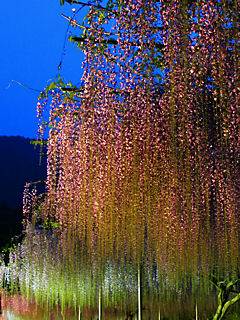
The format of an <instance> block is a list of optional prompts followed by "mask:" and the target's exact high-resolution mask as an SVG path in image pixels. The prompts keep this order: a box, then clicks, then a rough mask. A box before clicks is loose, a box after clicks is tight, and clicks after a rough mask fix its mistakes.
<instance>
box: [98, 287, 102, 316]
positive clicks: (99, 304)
mask: <svg viewBox="0 0 240 320" xmlns="http://www.w3.org/2000/svg"><path fill="white" fill-rule="evenodd" d="M101 294H102V293H101V288H99V291H98V320H101V311H102V297H101Z"/></svg>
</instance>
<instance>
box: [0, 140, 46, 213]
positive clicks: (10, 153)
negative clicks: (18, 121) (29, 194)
mask: <svg viewBox="0 0 240 320" xmlns="http://www.w3.org/2000/svg"><path fill="white" fill-rule="evenodd" d="M39 159H40V148H39V147H35V146H34V145H32V144H30V139H27V138H24V137H18V136H16V137H6V136H0V182H1V183H0V204H1V203H2V202H5V203H6V205H7V206H8V207H10V208H11V209H16V208H17V207H19V206H22V197H23V189H24V186H25V184H26V182H31V181H38V180H41V179H44V178H45V176H46V160H45V158H44V157H43V158H42V161H41V165H40V161H39Z"/></svg>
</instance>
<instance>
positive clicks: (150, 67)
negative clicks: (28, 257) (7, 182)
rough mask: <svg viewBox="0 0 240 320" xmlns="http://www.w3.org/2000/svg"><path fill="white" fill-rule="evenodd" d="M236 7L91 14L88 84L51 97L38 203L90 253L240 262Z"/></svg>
mask: <svg viewBox="0 0 240 320" xmlns="http://www.w3.org/2000/svg"><path fill="white" fill-rule="evenodd" d="M239 6H240V4H239V2H237V1H226V0H218V1H211V0H204V1H187V0H184V1H175V0H172V1H162V0H160V1H145V0H141V1H139V0H138V1H135V0H127V1H126V0H125V1H123V2H122V5H121V8H120V9H118V8H117V7H114V4H113V8H111V10H108V11H107V14H106V15H105V20H106V22H107V23H106V26H105V28H104V22H103V19H102V16H101V15H99V9H97V8H96V7H94V6H92V7H91V9H90V10H89V13H88V26H87V27H86V28H85V38H84V37H82V38H79V39H81V41H82V42H83V40H84V52H85V56H86V57H85V61H84V74H83V77H82V83H83V86H82V87H81V89H79V90H78V91H76V95H75V100H76V101H74V100H71V99H69V100H63V99H62V95H61V94H60V93H56V94H55V96H54V98H53V100H52V102H51V110H50V118H49V125H50V128H51V129H50V131H49V138H48V173H47V174H48V175H47V183H46V192H47V195H46V198H45V201H44V203H43V205H42V208H41V215H42V219H43V220H44V221H49V220H50V221H54V222H56V223H58V224H59V225H60V229H61V231H62V232H63V231H64V232H65V231H66V230H69V232H70V234H71V240H70V241H74V239H76V241H79V242H80V243H81V250H82V254H83V255H89V256H91V257H95V258H96V259H100V260H106V259H107V258H109V257H117V258H123V259H133V261H137V262H139V261H141V259H142V258H143V256H144V255H146V254H147V255H148V256H149V259H151V258H152V259H153V260H154V261H156V263H157V265H158V266H161V267H162V266H164V265H166V264H167V263H170V264H172V267H173V268H178V269H181V268H184V266H185V264H184V260H185V258H186V256H187V255H188V254H190V253H191V254H192V257H193V258H192V260H191V263H192V266H193V268H197V266H198V259H199V253H201V256H202V258H201V259H202V261H203V262H204V261H205V262H206V263H207V262H208V263H209V260H208V257H209V256H210V255H211V252H214V251H216V250H217V248H221V251H219V252H217V254H218V255H219V257H222V258H224V256H225V255H226V253H229V252H231V253H232V257H233V258H232V259H233V260H234V259H235V260H236V259H237V258H236V257H237V256H238V255H237V252H238V249H239V231H238V230H239V204H240V203H239V189H238V188H239V187H238V186H239V182H240V181H239V138H238V137H239V135H238V132H239V96H240V84H239V74H240V73H239V71H240V70H239V66H240V63H239V9H240V8H239ZM111 19H112V21H113V22H112V29H111V31H106V30H107V28H109V21H110V20H111ZM73 38H74V37H73ZM74 39H75V41H77V40H78V41H80V40H79V39H77V37H75V38H74ZM39 110H40V111H41V112H42V109H41V107H39ZM206 243H207V244H208V245H207V246H206ZM234 257H235V258H234ZM235 260H234V261H235ZM191 263H190V264H191ZM233 263H236V264H237V260H236V261H235V262H233ZM188 264H189V263H188ZM189 267H190V266H189Z"/></svg>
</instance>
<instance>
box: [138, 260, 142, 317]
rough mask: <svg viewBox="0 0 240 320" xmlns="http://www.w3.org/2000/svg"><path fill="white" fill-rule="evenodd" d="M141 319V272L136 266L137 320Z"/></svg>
mask: <svg viewBox="0 0 240 320" xmlns="http://www.w3.org/2000/svg"><path fill="white" fill-rule="evenodd" d="M141 319H142V305H141V270H140V265H138V320H141Z"/></svg>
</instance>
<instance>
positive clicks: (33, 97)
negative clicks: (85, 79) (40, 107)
mask: <svg viewBox="0 0 240 320" xmlns="http://www.w3.org/2000/svg"><path fill="white" fill-rule="evenodd" d="M72 8H74V7H73V6H71V5H69V4H68V3H66V4H65V5H64V6H63V7H61V6H60V0H23V1H19V0H11V1H2V3H1V18H0V26H1V27H0V36H1V43H2V48H1V50H0V70H1V72H0V103H1V104H0V118H1V125H0V135H6V136H10V135H19V136H24V137H29V138H35V137H36V133H37V118H36V104H37V98H38V96H39V93H38V92H35V91H32V90H29V89H26V88H24V87H22V86H20V85H18V84H17V83H16V82H12V80H15V81H17V82H20V83H22V84H24V85H26V86H28V87H31V88H34V89H38V90H42V89H43V88H44V87H46V86H47V85H48V84H49V83H50V82H51V81H52V80H53V79H54V77H55V76H56V75H58V74H59V73H58V65H59V62H60V60H61V56H62V53H63V45H64V39H65V36H66V31H67V27H68V21H67V20H66V19H64V18H63V17H62V16H61V13H64V14H65V15H69V16H70V15H71V16H72ZM76 9H78V8H76ZM85 14H86V10H85V11H84V10H83V11H81V12H80V13H79V14H78V16H77V19H78V21H80V22H81V17H83V16H84V15H85ZM74 31H75V32H77V29H74ZM64 52H65V54H64V56H63V61H62V69H61V70H60V75H61V76H63V77H64V78H65V79H66V80H70V81H72V82H73V83H74V84H76V83H78V82H79V80H80V78H81V75H82V69H81V65H82V60H83V55H82V53H81V52H80V51H79V50H77V49H76V47H74V46H73V44H71V43H70V42H69V41H67V42H66V47H65V51H64Z"/></svg>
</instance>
